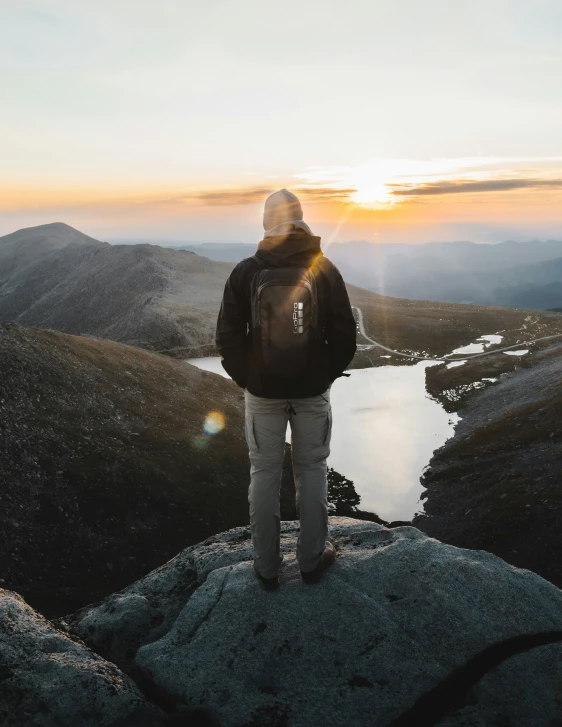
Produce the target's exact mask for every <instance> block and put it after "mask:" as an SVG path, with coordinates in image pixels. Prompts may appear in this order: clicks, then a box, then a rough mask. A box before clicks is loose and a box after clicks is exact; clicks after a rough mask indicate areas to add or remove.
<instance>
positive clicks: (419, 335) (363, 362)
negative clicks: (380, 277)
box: [348, 285, 562, 367]
mask: <svg viewBox="0 0 562 727" xmlns="http://www.w3.org/2000/svg"><path fill="white" fill-rule="evenodd" d="M348 291H349V297H350V299H351V302H352V303H353V305H356V306H358V307H359V308H361V310H362V311H363V315H364V319H365V327H366V329H367V333H368V335H369V336H370V337H371V338H373V339H374V340H376V341H378V342H379V343H382V344H383V345H384V346H388V347H389V348H392V349H394V350H396V351H404V352H410V353H414V354H420V353H421V354H422V355H429V356H437V357H438V356H444V355H445V354H448V353H451V351H453V350H454V349H455V348H458V347H460V346H464V345H466V344H469V343H471V342H474V341H475V340H476V339H477V338H478V337H479V336H481V335H486V334H492V333H497V332H501V335H502V336H503V337H504V339H503V341H502V346H509V345H511V344H515V343H519V342H520V341H528V340H531V339H533V338H538V337H540V336H548V335H553V334H555V333H562V317H561V316H559V315H557V314H556V313H548V312H542V311H528V310H519V309H510V308H491V307H487V306H479V305H463V304H462V303H439V302H436V301H425V300H409V299H407V298H390V297H387V296H382V295H378V294H377V293H371V292H369V291H367V290H363V289H362V288H356V287H355V286H353V285H348ZM361 342H362V339H361V337H358V343H361ZM386 354H387V352H386V351H382V350H380V349H377V348H374V349H372V350H371V351H367V352H361V351H359V352H358V353H357V355H356V356H355V359H354V362H353V366H355V367H366V366H371V365H388V364H389V363H407V359H398V358H395V359H391V360H389V359H387V358H381V355H386ZM506 358H507V357H506ZM512 363H513V362H512Z"/></svg>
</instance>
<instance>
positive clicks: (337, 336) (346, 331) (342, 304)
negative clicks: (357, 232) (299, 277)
mask: <svg viewBox="0 0 562 727" xmlns="http://www.w3.org/2000/svg"><path fill="white" fill-rule="evenodd" d="M356 327H357V324H356V322H355V316H354V315H353V311H352V309H351V303H350V302H349V296H348V294H347V289H346V287H345V283H344V281H343V278H342V276H341V273H340V271H339V270H338V269H337V268H336V266H335V265H333V266H332V274H331V275H330V296H329V314H328V325H327V327H326V341H327V343H328V351H329V355H330V371H329V373H330V378H331V379H332V381H333V380H334V379H337V378H338V377H339V376H341V375H342V374H343V372H344V371H345V370H346V368H347V367H348V366H349V364H350V363H351V359H352V358H353V357H354V355H355V351H356V350H357V344H356V337H355V333H356Z"/></svg>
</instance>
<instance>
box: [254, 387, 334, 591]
mask: <svg viewBox="0 0 562 727" xmlns="http://www.w3.org/2000/svg"><path fill="white" fill-rule="evenodd" d="M245 399H246V441H247V442H248V448H249V450H250V464H251V468H250V489H249V492H248V502H249V504H250V531H251V534H252V545H253V548H254V565H255V568H256V569H257V570H258V571H259V573H260V574H261V575H262V576H264V577H265V578H273V577H275V576H276V575H277V573H278V571H279V566H280V565H281V562H282V561H283V556H282V555H281V554H280V548H279V540H280V522H281V516H280V508H279V489H280V487H281V470H282V467H283V456H284V453H285V435H286V433H287V423H290V425H291V450H292V456H293V474H294V477H295V489H296V506H297V512H298V515H299V519H300V533H299V537H298V540H297V561H298V563H299V567H300V570H301V571H305V572H306V571H311V570H313V569H314V568H315V567H316V566H317V565H318V563H319V562H320V558H321V557H322V554H323V552H324V546H325V543H326V535H327V532H328V502H327V481H326V475H327V467H326V460H327V458H328V455H329V454H330V437H331V434H332V408H331V406H330V392H329V390H328V391H325V392H324V394H321V395H320V396H312V397H310V398H307V399H290V400H287V399H265V398H263V397H261V396H254V395H253V394H250V393H249V392H248V391H246V392H245Z"/></svg>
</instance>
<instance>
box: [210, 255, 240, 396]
mask: <svg viewBox="0 0 562 727" xmlns="http://www.w3.org/2000/svg"><path fill="white" fill-rule="evenodd" d="M240 272H241V271H240V269H239V266H236V267H235V268H234V270H233V271H232V273H231V274H230V277H229V278H228V280H227V281H226V285H225V286H224V294H223V298H222V303H221V307H220V311H219V317H218V320H217V331H216V339H215V340H216V345H217V349H218V351H219V353H220V355H221V357H222V366H223V368H224V370H225V371H226V373H227V374H228V375H229V376H230V377H231V378H232V379H233V380H234V381H235V382H236V383H237V384H238V386H240V387H241V388H245V386H246V334H247V331H248V323H247V320H246V312H245V306H244V300H243V297H242V291H241V275H240Z"/></svg>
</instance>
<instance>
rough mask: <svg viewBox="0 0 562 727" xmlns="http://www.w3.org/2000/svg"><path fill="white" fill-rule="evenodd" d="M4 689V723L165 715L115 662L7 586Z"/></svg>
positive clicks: (2, 605) (99, 725)
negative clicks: (41, 612)
mask: <svg viewBox="0 0 562 727" xmlns="http://www.w3.org/2000/svg"><path fill="white" fill-rule="evenodd" d="M0 695H1V696H0V724H2V726H3V727H39V726H41V727H63V726H66V725H68V726H69V727H70V726H71V725H72V727H106V726H107V727H110V726H112V727H118V726H119V727H125V726H126V725H129V726H130V727H142V726H144V725H146V727H149V725H156V724H161V718H162V717H163V713H162V712H161V711H160V710H159V709H157V708H155V707H153V706H152V705H150V704H149V703H148V702H146V700H145V699H144V697H143V696H142V694H141V693H140V691H139V690H138V688H137V686H136V685H135V683H134V682H133V681H132V680H131V679H130V678H129V677H128V676H126V675H125V674H123V673H122V672H121V671H120V670H119V669H118V668H117V667H116V666H115V665H114V664H110V663H108V662H107V661H105V660H104V659H102V658H101V657H100V656H98V655H97V654H94V653H93V652H92V651H90V649H88V648H87V647H86V646H85V645H84V644H82V643H79V642H77V641H74V640H72V639H71V638H69V636H68V635H66V634H64V633H62V632H61V631H59V630H57V629H56V628H55V627H54V626H53V625H52V624H51V623H50V622H49V621H47V620H46V619H45V618H43V617H42V616H40V615H39V614H38V613H36V612H35V611H34V610H33V609H32V608H31V607H30V606H28V605H27V603H25V601H24V600H23V599H22V598H21V597H20V596H18V595H17V594H16V593H13V592H11V591H5V590H0Z"/></svg>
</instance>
